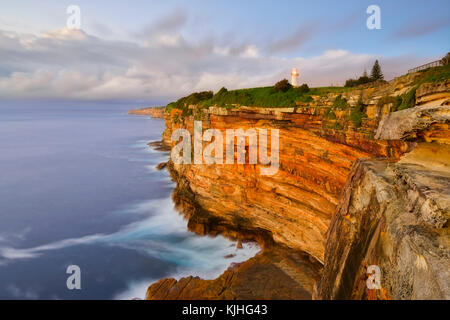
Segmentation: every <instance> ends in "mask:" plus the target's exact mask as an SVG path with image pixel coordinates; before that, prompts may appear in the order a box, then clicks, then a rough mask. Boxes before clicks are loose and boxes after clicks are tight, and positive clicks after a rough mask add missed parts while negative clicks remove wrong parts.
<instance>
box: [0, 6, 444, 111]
mask: <svg viewBox="0 0 450 320" xmlns="http://www.w3.org/2000/svg"><path fill="white" fill-rule="evenodd" d="M70 5H77V6H78V7H79V9H80V29H71V28H68V25H67V20H68V19H69V18H70V16H71V14H70V13H69V14H68V13H67V8H68V7H69V6H70ZM370 5H377V6H378V7H379V8H380V21H381V29H373V30H369V29H368V28H367V25H366V21H367V19H368V18H369V16H370V15H371V14H368V13H367V12H366V10H367V8H368V7H369V6H370ZM449 35H450V1H448V0H428V1H416V0H409V1H403V0H396V1H393V0H387V1H383V0H370V1H365V0H359V1H354V0H346V1H324V0H315V1H301V0H296V1H287V0H286V1H284V0H280V1H265V0H258V1H257V0H240V1H236V0H228V1H214V0H209V1H207V0H190V1H183V2H182V1H170V0H165V1H140V0H134V1H133V0H129V1H118V0H109V1H104V0H89V1H87V0H86V1H85V0H78V1H76V0H70V1H64V0H42V1H33V0H2V1H1V3H0V98H3V99H8V100H14V99H16V100H18V99H48V100H51V99H55V100H70V101H125V102H130V103H141V104H145V105H154V104H166V103H168V102H170V101H173V100H176V99H178V98H179V97H181V96H184V95H187V94H189V93H191V92H194V91H202V90H213V91H217V90H218V89H220V88H221V87H222V86H225V87H227V88H228V89H236V88H245V87H255V86H269V85H273V84H274V83H275V82H276V81H278V80H281V79H283V78H289V75H290V70H291V69H292V68H293V67H296V68H297V69H298V70H299V72H300V77H299V82H300V83H307V84H308V85H309V86H310V87H311V86H312V87H315V86H329V85H343V83H344V82H345V80H346V79H348V78H354V77H359V76H360V75H361V74H362V73H363V72H364V70H367V71H368V72H370V68H371V67H372V65H373V63H374V61H375V60H376V59H378V60H379V61H380V64H381V67H382V71H383V73H384V75H385V78H386V79H387V80H390V79H392V78H394V77H395V76H399V75H402V74H405V73H407V70H408V69H410V68H413V67H415V66H418V65H421V64H424V63H427V62H431V61H434V60H437V59H440V58H441V57H442V56H444V55H445V54H446V53H447V52H448V51H449V50H450V37H449Z"/></svg>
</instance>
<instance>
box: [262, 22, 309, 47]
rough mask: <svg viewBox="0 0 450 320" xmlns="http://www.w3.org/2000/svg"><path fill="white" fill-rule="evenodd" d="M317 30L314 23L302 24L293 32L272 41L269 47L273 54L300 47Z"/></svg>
mask: <svg viewBox="0 0 450 320" xmlns="http://www.w3.org/2000/svg"><path fill="white" fill-rule="evenodd" d="M317 30H318V28H317V25H316V24H313V23H309V24H307V25H304V26H300V27H298V29H297V30H296V31H294V32H293V33H291V34H289V35H287V36H286V37H284V38H281V39H280V40H277V41H274V42H273V43H271V44H270V45H269V46H268V48H267V49H268V51H269V52H270V53H272V54H273V53H278V52H285V51H290V50H293V49H298V48H299V47H300V46H302V45H303V44H305V43H306V42H307V41H308V40H309V39H311V38H312V37H313V36H314V35H315V34H316V32H317Z"/></svg>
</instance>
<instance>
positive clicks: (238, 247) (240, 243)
mask: <svg viewBox="0 0 450 320" xmlns="http://www.w3.org/2000/svg"><path fill="white" fill-rule="evenodd" d="M236 249H242V241H240V240H239V241H238V243H237V244H236Z"/></svg>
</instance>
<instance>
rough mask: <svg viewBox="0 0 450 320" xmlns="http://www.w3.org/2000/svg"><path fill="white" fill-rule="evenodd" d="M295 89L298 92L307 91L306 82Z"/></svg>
mask: <svg viewBox="0 0 450 320" xmlns="http://www.w3.org/2000/svg"><path fill="white" fill-rule="evenodd" d="M297 90H298V92H300V93H306V92H309V87H308V85H307V84H306V83H304V84H302V85H301V86H300V87H298V88H297Z"/></svg>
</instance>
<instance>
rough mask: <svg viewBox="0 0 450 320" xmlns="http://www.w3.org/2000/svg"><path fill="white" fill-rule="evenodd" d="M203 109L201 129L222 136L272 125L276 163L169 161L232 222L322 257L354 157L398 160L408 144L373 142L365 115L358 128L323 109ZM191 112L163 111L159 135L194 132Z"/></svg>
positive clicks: (210, 207) (204, 201) (200, 201)
mask: <svg viewBox="0 0 450 320" xmlns="http://www.w3.org/2000/svg"><path fill="white" fill-rule="evenodd" d="M207 112H208V113H206V112H204V114H203V117H202V119H203V122H202V124H203V129H204V130H206V129H208V128H215V129H219V130H221V132H222V133H223V136H224V137H225V130H227V129H244V130H247V129H251V128H259V129H269V134H270V129H273V128H276V129H278V130H279V169H278V172H277V173H276V174H274V175H272V176H264V175H261V174H260V167H261V165H260V164H256V165H249V164H244V165H238V164H237V163H236V162H235V164H233V165H228V164H223V165H217V164H212V165H206V164H198V165H195V164H189V165H184V164H181V165H174V166H173V168H174V170H175V171H177V172H178V173H179V176H182V177H183V178H184V179H185V181H184V184H183V185H186V184H188V185H189V188H190V189H191V190H192V193H193V194H194V195H195V201H196V204H197V205H199V206H200V207H202V208H204V209H205V210H207V211H208V212H210V213H211V214H212V215H213V216H215V217H217V218H220V219H221V220H223V221H227V222H228V224H230V225H235V224H236V223H237V222H239V223H240V224H241V225H242V227H244V226H245V227H248V226H252V228H254V229H259V230H264V231H265V232H267V233H268V234H270V236H271V237H272V238H273V240H274V241H275V242H277V243H281V244H284V245H286V246H288V247H290V248H294V249H298V250H302V251H305V252H307V253H309V254H310V255H312V256H314V257H315V258H316V259H317V260H319V261H321V262H323V255H324V244H325V237H326V231H327V229H328V226H329V223H330V219H331V216H332V214H333V212H334V210H335V208H336V204H337V203H338V199H339V197H340V195H341V191H342V188H343V186H344V184H345V181H346V178H347V175H348V173H349V172H350V169H351V166H352V164H353V163H354V161H356V159H358V158H365V157H392V158H398V157H399V156H400V154H401V153H402V152H404V151H406V150H407V148H408V145H407V144H406V143H404V142H402V141H376V140H374V139H373V135H374V133H373V131H374V129H375V127H373V125H374V124H376V121H372V120H370V119H368V120H367V121H366V123H365V126H364V127H362V128H360V130H356V129H354V128H353V127H352V126H351V123H350V122H348V123H347V127H346V128H344V129H342V130H334V129H331V128H330V123H332V121H331V120H328V119H327V118H326V117H325V116H324V115H323V114H320V112H325V108H324V109H321V108H306V107H300V108H297V109H296V110H294V109H258V108H242V107H241V108H239V109H237V110H226V109H223V108H210V109H209V110H207ZM177 118H178V121H174V119H177ZM193 118H194V117H189V118H185V119H184V120H180V119H181V116H180V114H179V113H178V112H177V111H173V113H172V114H171V115H170V116H166V124H167V130H166V131H165V132H164V135H163V137H164V141H165V142H166V143H167V144H169V145H171V146H173V145H174V142H173V141H171V139H170V136H171V133H172V132H173V130H175V129H177V128H180V127H183V128H187V129H188V130H189V131H190V132H191V133H192V134H193V122H194V119H193ZM371 126H372V128H371ZM268 140H270V139H268ZM204 145H207V143H204ZM224 150H225V146H224ZM183 193H184V192H183Z"/></svg>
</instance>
